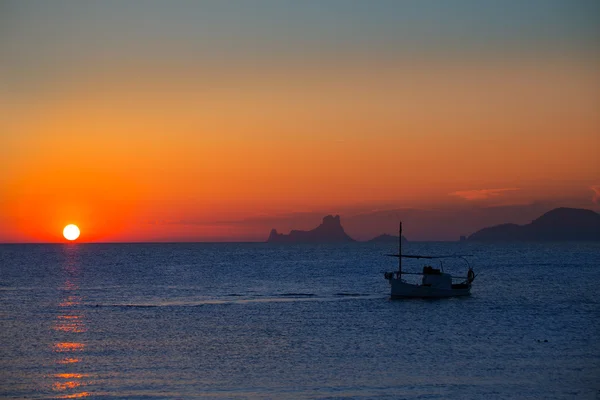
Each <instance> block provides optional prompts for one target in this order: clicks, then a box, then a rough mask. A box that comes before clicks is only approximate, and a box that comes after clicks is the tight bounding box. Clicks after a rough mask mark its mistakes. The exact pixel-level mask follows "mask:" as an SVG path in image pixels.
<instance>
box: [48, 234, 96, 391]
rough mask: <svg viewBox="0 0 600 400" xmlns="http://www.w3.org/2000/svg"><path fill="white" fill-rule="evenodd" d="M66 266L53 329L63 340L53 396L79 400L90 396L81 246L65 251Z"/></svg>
mask: <svg viewBox="0 0 600 400" xmlns="http://www.w3.org/2000/svg"><path fill="white" fill-rule="evenodd" d="M64 251H65V256H66V262H65V266H64V268H63V273H64V274H65V277H66V278H65V283H64V285H63V286H62V287H61V288H60V291H61V294H62V296H61V299H60V302H59V303H58V313H57V315H56V321H55V322H54V324H53V326H52V329H53V330H54V331H55V333H56V337H57V338H58V339H59V340H60V341H57V342H55V343H54V344H53V346H52V347H53V348H52V351H53V353H54V354H55V355H56V356H57V360H56V364H57V368H56V371H57V372H56V373H55V374H54V375H53V376H52V378H53V382H52V392H53V393H55V398H58V399H76V398H82V397H88V396H90V393H89V392H88V391H85V390H84V388H85V387H86V386H87V385H88V384H89V374H87V373H82V372H81V369H82V360H83V356H84V354H85V347H86V345H85V343H84V342H83V339H84V338H83V337H82V335H83V334H85V332H86V331H87V327H86V325H85V314H84V312H83V308H82V296H81V293H80V287H79V279H80V274H81V266H80V265H79V263H78V255H79V254H78V246H77V245H76V244H67V245H66V246H65V248H64Z"/></svg>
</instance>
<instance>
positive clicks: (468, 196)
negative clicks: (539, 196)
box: [450, 188, 519, 201]
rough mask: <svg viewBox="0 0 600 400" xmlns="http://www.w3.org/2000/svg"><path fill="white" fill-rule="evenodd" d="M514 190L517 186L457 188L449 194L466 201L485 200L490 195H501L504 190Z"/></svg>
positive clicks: (490, 196)
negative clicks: (457, 189)
mask: <svg viewBox="0 0 600 400" xmlns="http://www.w3.org/2000/svg"><path fill="white" fill-rule="evenodd" d="M516 190H519V188H500V189H475V190H459V191H456V192H452V193H450V196H457V197H460V198H463V199H465V200H468V201H474V200H486V199H489V198H492V197H498V196H501V195H503V194H504V193H505V192H513V191H516Z"/></svg>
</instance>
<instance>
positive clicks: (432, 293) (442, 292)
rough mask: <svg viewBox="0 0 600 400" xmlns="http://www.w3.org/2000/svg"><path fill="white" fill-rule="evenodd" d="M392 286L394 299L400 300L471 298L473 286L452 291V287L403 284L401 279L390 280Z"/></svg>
mask: <svg viewBox="0 0 600 400" xmlns="http://www.w3.org/2000/svg"><path fill="white" fill-rule="evenodd" d="M389 281H390V284H391V286H392V299H399V298H411V297H412V298H415V297H417V298H444V297H456V296H469V295H470V294H471V285H470V284H469V285H467V287H465V288H459V289H452V288H450V287H432V286H423V285H417V284H412V283H406V282H403V281H402V280H400V279H395V278H394V279H390V280H389Z"/></svg>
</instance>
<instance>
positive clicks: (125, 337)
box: [0, 243, 600, 400]
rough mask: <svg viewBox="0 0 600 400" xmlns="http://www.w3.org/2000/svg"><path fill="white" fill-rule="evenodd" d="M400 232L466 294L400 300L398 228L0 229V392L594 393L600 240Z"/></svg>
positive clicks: (132, 395) (222, 395)
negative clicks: (261, 236) (122, 238)
mask: <svg viewBox="0 0 600 400" xmlns="http://www.w3.org/2000/svg"><path fill="white" fill-rule="evenodd" d="M404 247H405V252H406V253H413V254H414V253H425V254H456V253H462V254H472V255H473V257H470V258H469V259H470V263H471V265H472V266H473V268H474V269H475V272H476V273H477V274H478V276H477V278H476V279H475V282H474V283H473V289H472V295H471V296H470V297H467V298H453V299H443V300H419V299H417V300H390V299H389V285H388V283H387V281H385V280H384V278H383V271H386V270H394V269H395V268H397V259H395V258H390V257H385V256H383V254H385V253H390V252H394V251H395V250H396V248H395V247H394V245H393V244H389V245H388V244H349V245H342V246H335V245H321V246H315V245H306V246H301V245H288V246H285V245H284V246H278V245H269V244H258V243H254V244H68V245H67V244H65V245H58V244H57V245H0V343H1V347H0V398H85V397H89V398H100V399H161V398H167V399H171V398H182V399H187V398H192V399H194V398H195V399H205V398H207V399H213V398H214V399H246V398H248V399H254V398H256V399H270V398H273V399H315V398H322V399H372V398H382V399H403V398H406V399H486V400H489V399H574V398H576V399H598V398H600V245H598V244H590V243H579V244H578V243H553V244H469V243H409V244H407V245H405V246H404ZM434 261H435V260H434ZM432 265H433V266H439V263H438V262H436V263H433V264H432ZM422 266H423V264H422V263H417V262H415V261H411V262H409V261H406V262H405V265H404V268H405V269H406V270H411V271H418V270H420V269H421V268H422ZM443 266H444V269H445V270H446V272H452V273H455V274H457V275H465V274H466V264H464V263H461V261H460V260H457V261H456V262H453V261H451V260H447V261H445V262H444V265H443Z"/></svg>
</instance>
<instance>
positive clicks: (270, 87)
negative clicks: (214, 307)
mask: <svg viewBox="0 0 600 400" xmlns="http://www.w3.org/2000/svg"><path fill="white" fill-rule="evenodd" d="M598 38H600V2H598V1H594V0H590V1H583V0H582V1H568V0H564V1H553V0H543V1H541V0H540V1H535V0H532V1H527V2H522V1H502V2H498V1H481V0H478V1H360V2H359V1H341V0H340V1H322V0H321V1H312V0H307V1H227V2H224V1H207V2H196V1H171V2H162V1H116V0H115V1H97V2H81V1H51V2H50V1H3V2H1V3H0V57H1V58H0V94H1V96H0V242H56V241H61V240H62V228H63V227H64V226H65V225H66V224H68V223H76V224H77V225H79V227H80V228H81V231H82V236H81V240H82V241H154V240H160V241H164V240H167V241H179V240H186V241H213V240H217V241H222V240H235V241H237V240H264V239H266V236H267V235H268V232H269V230H270V228H277V229H278V230H280V231H284V232H285V231H287V230H289V229H291V228H298V229H307V228H311V227H313V226H315V225H316V224H317V223H318V222H319V221H320V219H321V217H322V216H323V215H325V214H329V213H334V214H341V215H342V223H343V224H344V225H345V226H346V228H347V231H348V232H349V233H350V234H351V235H353V236H354V237H356V238H359V239H365V238H368V237H370V236H374V235H375V234H379V233H382V232H393V231H394V230H395V229H396V226H397V221H398V219H403V220H406V221H409V222H410V223H409V224H405V232H406V235H407V236H408V237H409V239H415V240H450V239H452V240H454V239H456V238H457V235H459V234H470V233H472V232H473V231H474V230H476V229H479V228H481V227H483V226H486V225H488V224H491V223H500V222H517V223H526V222H529V221H530V220H531V219H533V218H535V217H537V216H538V215H539V214H541V213H543V212H545V211H548V210H549V209H551V208H553V207H555V206H573V207H584V208H590V209H594V210H596V211H598V210H600V156H599V154H600V39H598Z"/></svg>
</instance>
